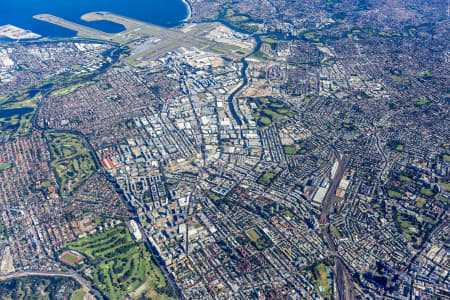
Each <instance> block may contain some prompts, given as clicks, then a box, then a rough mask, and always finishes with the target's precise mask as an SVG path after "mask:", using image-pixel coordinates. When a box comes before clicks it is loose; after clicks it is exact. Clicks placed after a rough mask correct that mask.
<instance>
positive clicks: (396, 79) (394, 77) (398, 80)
mask: <svg viewBox="0 0 450 300" xmlns="http://www.w3.org/2000/svg"><path fill="white" fill-rule="evenodd" d="M391 78H392V80H394V81H395V82H402V78H401V77H400V76H394V75H393V76H391Z"/></svg>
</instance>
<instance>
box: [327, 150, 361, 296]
mask: <svg viewBox="0 0 450 300" xmlns="http://www.w3.org/2000/svg"><path fill="white" fill-rule="evenodd" d="M333 155H334V156H335V157H336V159H337V161H338V169H337V171H336V175H335V176H334V178H330V188H329V189H328V191H327V194H326V196H325V199H324V201H323V202H322V211H321V216H320V224H321V226H322V236H323V239H324V241H325V243H326V244H327V246H328V248H329V249H330V251H331V252H332V253H335V254H336V255H335V256H334V262H335V268H336V272H335V273H336V285H337V288H336V289H337V291H338V295H339V299H341V300H350V299H354V296H353V292H352V290H353V282H352V279H351V276H350V273H349V272H348V270H347V268H346V267H345V265H344V262H343V260H342V258H340V257H339V255H338V254H337V252H336V245H335V244H334V241H333V238H332V237H331V232H330V224H329V210H330V208H331V206H332V200H333V196H334V195H335V193H336V189H337V187H338V185H339V182H340V181H341V179H342V177H343V176H344V172H345V168H346V167H347V163H348V160H349V159H348V157H347V156H344V157H343V158H342V159H341V157H340V154H339V153H338V152H337V151H336V150H334V149H333Z"/></svg>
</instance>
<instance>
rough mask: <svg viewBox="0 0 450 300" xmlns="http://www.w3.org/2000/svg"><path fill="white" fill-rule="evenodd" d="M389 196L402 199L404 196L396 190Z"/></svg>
mask: <svg viewBox="0 0 450 300" xmlns="http://www.w3.org/2000/svg"><path fill="white" fill-rule="evenodd" d="M388 195H389V197H391V198H396V199H402V194H400V193H399V192H396V191H394V190H389V191H388Z"/></svg>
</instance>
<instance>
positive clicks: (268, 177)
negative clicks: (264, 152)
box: [258, 171, 276, 185]
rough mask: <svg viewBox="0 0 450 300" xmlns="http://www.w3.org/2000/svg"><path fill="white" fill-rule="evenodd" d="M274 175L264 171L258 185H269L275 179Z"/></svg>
mask: <svg viewBox="0 0 450 300" xmlns="http://www.w3.org/2000/svg"><path fill="white" fill-rule="evenodd" d="M275 175H276V174H275V173H273V172H270V171H266V172H265V173H264V174H263V176H261V177H260V178H259V180H258V182H259V183H260V184H263V185H270V184H271V183H272V180H273V178H274V177H275Z"/></svg>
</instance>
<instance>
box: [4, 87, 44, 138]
mask: <svg viewBox="0 0 450 300" xmlns="http://www.w3.org/2000/svg"><path fill="white" fill-rule="evenodd" d="M39 97H41V94H40V93H37V94H35V95H34V96H33V97H29V93H24V94H22V95H21V96H18V97H16V98H13V99H12V100H10V102H6V101H5V103H4V104H2V103H0V138H1V137H2V136H3V135H5V134H6V133H9V134H10V135H11V136H13V137H15V136H22V135H26V134H28V133H29V132H30V130H31V128H32V126H33V125H32V124H31V121H32V118H33V115H34V113H35V111H36V107H37V105H36V101H37V99H38V98H39Z"/></svg>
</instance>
